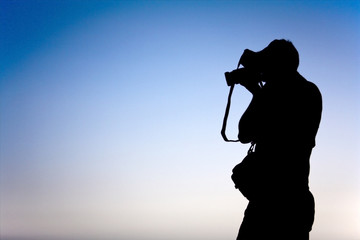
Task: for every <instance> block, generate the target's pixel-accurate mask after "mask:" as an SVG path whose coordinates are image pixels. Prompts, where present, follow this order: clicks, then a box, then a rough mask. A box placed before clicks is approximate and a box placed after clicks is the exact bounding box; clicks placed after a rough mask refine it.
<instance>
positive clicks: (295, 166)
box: [237, 40, 322, 240]
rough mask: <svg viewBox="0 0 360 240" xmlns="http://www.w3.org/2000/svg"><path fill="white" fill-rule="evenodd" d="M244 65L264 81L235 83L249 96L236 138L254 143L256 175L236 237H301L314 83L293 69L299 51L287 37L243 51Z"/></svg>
mask: <svg viewBox="0 0 360 240" xmlns="http://www.w3.org/2000/svg"><path fill="white" fill-rule="evenodd" d="M240 63H241V64H242V65H243V66H244V67H245V69H247V68H248V69H252V71H256V72H257V73H259V76H260V78H261V80H262V81H263V82H265V85H264V86H263V87H261V86H259V83H258V82H257V81H254V80H251V79H248V80H246V81H243V82H240V84H241V85H243V86H244V87H246V88H247V89H248V90H249V91H250V92H251V93H252V94H253V98H252V100H251V103H250V105H249V106H248V108H247V110H246V111H245V113H244V114H243V115H242V117H241V119H240V122H239V135H238V137H239V140H240V141H241V142H242V143H250V142H252V143H255V144H256V147H255V159H256V169H255V170H254V171H253V172H251V173H249V174H253V175H254V176H256V184H254V190H253V192H254V194H253V195H252V196H251V198H250V199H249V204H248V206H247V208H246V211H245V214H244V219H243V222H242V224H241V226H240V230H239V234H238V237H237V240H249V239H251V240H252V239H255V240H259V239H268V240H272V239H275V240H282V239H286V240H294V239H298V240H307V239H309V232H310V231H311V228H312V224H313V221H314V212H315V210H314V209H315V208H314V205H315V204H314V198H313V196H312V194H311V192H310V191H309V187H308V176H309V170H310V162H309V160H310V155H311V151H312V148H313V147H314V146H315V136H316V133H317V130H318V127H319V123H320V119H321V111H322V99H321V94H320V92H319V90H318V88H317V87H316V86H315V84H313V83H311V82H309V81H307V80H306V79H305V78H304V77H302V76H301V75H300V74H299V73H298V72H297V68H298V65H299V55H298V52H297V50H296V48H295V47H294V46H293V44H292V43H291V42H290V41H286V40H274V41H272V42H271V43H270V44H269V45H268V46H267V47H266V48H265V49H263V50H262V51H259V52H252V51H250V50H245V51H244V54H243V55H242V57H241V59H240Z"/></svg>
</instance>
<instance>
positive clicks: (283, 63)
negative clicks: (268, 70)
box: [260, 39, 299, 71]
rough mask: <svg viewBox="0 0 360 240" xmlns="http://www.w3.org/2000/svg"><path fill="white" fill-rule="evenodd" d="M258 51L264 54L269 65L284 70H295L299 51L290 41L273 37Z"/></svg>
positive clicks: (297, 64)
mask: <svg viewBox="0 0 360 240" xmlns="http://www.w3.org/2000/svg"><path fill="white" fill-rule="evenodd" d="M260 52H261V53H263V54H264V57H265V58H266V60H267V61H266V62H267V63H268V64H269V65H270V66H269V67H272V68H276V69H282V70H284V71H297V68H298V66H299V53H298V51H297V50H296V48H295V46H294V45H293V44H292V42H291V41H289V40H285V39H275V40H274V41H272V42H271V43H270V44H269V45H268V46H267V47H266V48H264V49H263V50H262V51H260Z"/></svg>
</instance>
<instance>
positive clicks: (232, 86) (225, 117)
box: [221, 84, 239, 142]
mask: <svg viewBox="0 0 360 240" xmlns="http://www.w3.org/2000/svg"><path fill="white" fill-rule="evenodd" d="M234 87H235V84H233V85H231V86H230V90H229V96H228V101H227V104H226V109H225V115H224V120H223V124H222V128H221V136H222V137H223V139H224V140H225V142H239V140H229V139H228V138H227V136H226V133H225V132H226V124H227V119H228V116H229V111H230V105H231V96H232V93H233V90H234Z"/></svg>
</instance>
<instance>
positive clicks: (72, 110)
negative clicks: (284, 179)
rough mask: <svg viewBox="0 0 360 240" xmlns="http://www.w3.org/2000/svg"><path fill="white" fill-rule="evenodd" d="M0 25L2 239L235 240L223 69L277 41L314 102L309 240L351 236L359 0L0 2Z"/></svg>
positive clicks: (356, 172)
mask: <svg viewBox="0 0 360 240" xmlns="http://www.w3.org/2000/svg"><path fill="white" fill-rule="evenodd" d="M0 21H1V22H2V24H0V52H1V53H2V54H1V56H0V63H1V68H0V238H1V239H4V240H15V239H18V240H19V239H21V240H30V239H47V240H67V239H84V240H90V239H94V240H100V239H109V240H110V239H112V240H115V239H116V240H161V239H164V240H165V239H167V240H193V239H194V240H195V239H196V240H202V239H204V240H205V239H207V240H218V239H235V238H236V234H237V231H238V227H239V225H240V223H241V220H242V217H243V211H244V210H245V207H246V204H247V201H246V199H245V198H244V197H243V196H241V194H240V193H239V192H238V191H236V190H235V189H234V187H233V184H232V182H231V179H230V174H231V169H232V168H233V166H234V165H235V164H237V163H238V162H239V161H240V160H241V159H242V158H243V157H244V155H245V154H246V151H247V148H248V146H247V145H241V144H231V143H225V142H223V141H222V139H221V136H220V128H221V121H222V117H223V114H224V109H225V104H226V97H227V93H228V87H227V86H226V83H225V79H224V75H223V73H224V72H225V71H229V70H232V69H233V68H235V67H236V64H237V61H238V58H239V57H240V55H241V53H242V51H243V50H244V49H245V48H249V49H252V50H255V51H256V50H260V49H262V48H264V47H265V46H266V45H267V44H268V43H269V42H270V41H272V40H274V39H278V38H285V39H289V40H291V41H292V42H293V43H294V45H295V47H296V48H297V49H298V51H299V53H300V67H299V72H300V73H301V74H302V75H303V76H304V77H305V78H307V79H308V80H309V81H312V82H314V83H315V84H316V85H317V86H318V87H319V89H320V91H321V92H322V96H323V105H324V109H323V115H322V122H321V125H320V129H319V132H318V135H317V138H316V142H317V145H316V147H315V148H314V150H313V154H312V157H311V173H310V189H311V191H312V192H313V194H314V196H315V199H316V219H315V223H314V226H313V231H312V232H311V239H312V240H338V239H342V240H356V239H360V163H359V160H360V150H359V149H360V148H359V146H360V139H359V136H360V125H359V122H360V101H359V100H360V96H359V93H360V83H359V80H360V70H359V66H360V44H359V43H360V26H359V24H360V3H359V2H358V1H309V2H306V1H152V2H149V1H94V0H90V1H86V2H83V1H57V0H55V1H40V0H34V1H25V0H24V1H22V0H17V1H7V0H5V1H1V2H0ZM250 98H251V96H250V94H249V93H247V92H246V91H245V90H244V89H243V88H241V87H240V86H237V87H236V88H235V91H234V97H233V103H232V111H231V113H230V117H229V125H228V135H229V136H230V137H235V136H236V135H237V133H236V130H237V129H236V128H237V121H238V119H239V117H240V116H241V114H242V113H243V111H244V110H245V108H246V107H247V105H248V103H249V101H250ZM279 146H281V143H279Z"/></svg>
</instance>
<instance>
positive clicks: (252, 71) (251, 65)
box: [225, 49, 263, 86]
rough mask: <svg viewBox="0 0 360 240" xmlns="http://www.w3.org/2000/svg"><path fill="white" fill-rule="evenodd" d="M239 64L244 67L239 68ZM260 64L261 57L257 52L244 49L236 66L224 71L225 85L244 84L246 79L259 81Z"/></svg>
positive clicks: (261, 63) (261, 62)
mask: <svg viewBox="0 0 360 240" xmlns="http://www.w3.org/2000/svg"><path fill="white" fill-rule="evenodd" d="M240 65H243V66H244V67H243V68H239V66H240ZM262 65H263V59H262V57H261V55H260V54H259V52H253V51H251V50H249V49H245V51H244V53H243V54H242V55H241V58H240V60H239V63H238V68H237V69H235V70H233V71H231V72H225V79H226V83H227V85H228V86H231V85H234V84H241V85H245V84H246V82H248V81H256V82H261V75H262V74H261V73H262V71H261V69H262Z"/></svg>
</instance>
